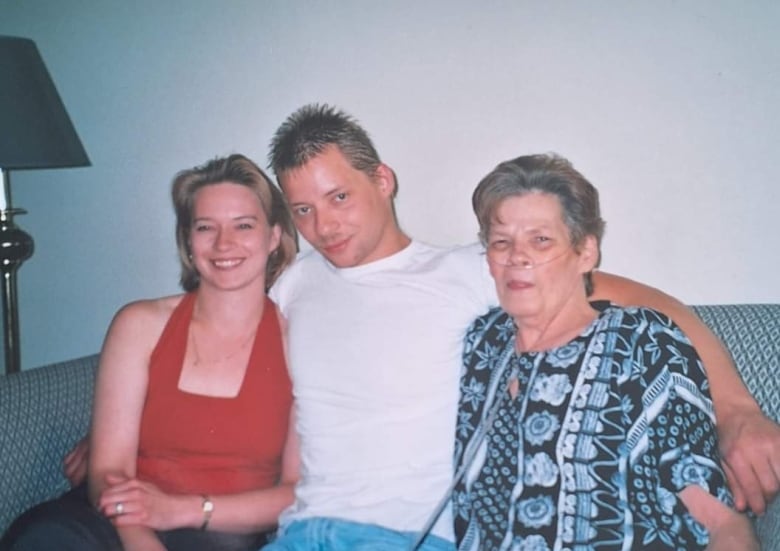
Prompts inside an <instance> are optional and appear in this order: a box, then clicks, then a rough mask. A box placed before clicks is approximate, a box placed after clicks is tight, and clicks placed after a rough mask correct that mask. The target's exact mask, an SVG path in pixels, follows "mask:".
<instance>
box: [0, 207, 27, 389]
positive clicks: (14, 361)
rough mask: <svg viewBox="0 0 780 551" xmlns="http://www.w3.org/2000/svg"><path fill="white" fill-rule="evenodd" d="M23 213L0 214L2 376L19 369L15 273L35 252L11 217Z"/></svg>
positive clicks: (19, 355) (8, 211) (4, 211)
mask: <svg viewBox="0 0 780 551" xmlns="http://www.w3.org/2000/svg"><path fill="white" fill-rule="evenodd" d="M26 212H27V211H25V210H24V209H13V208H12V209H6V210H2V211H0V274H2V276H3V319H4V321H5V325H4V333H3V335H4V337H5V372H6V374H8V373H17V372H18V371H19V370H20V369H21V351H20V349H19V307H18V304H17V298H16V271H17V270H18V269H19V266H21V265H22V263H23V262H24V261H25V260H27V259H28V258H30V257H31V256H32V254H33V251H35V242H34V241H33V238H32V237H31V236H30V234H29V233H27V232H25V231H24V230H23V229H21V228H19V227H18V226H17V225H16V224H14V215H16V214H25V213H26Z"/></svg>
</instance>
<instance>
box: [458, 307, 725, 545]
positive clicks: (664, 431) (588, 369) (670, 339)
mask: <svg viewBox="0 0 780 551" xmlns="http://www.w3.org/2000/svg"><path fill="white" fill-rule="evenodd" d="M464 368H465V371H464V373H463V375H462V378H461V387H460V390H461V398H460V407H459V410H458V422H457V431H456V448H455V467H456V469H459V468H461V466H462V464H463V462H464V457H466V458H467V456H469V455H473V457H474V460H473V462H472V463H471V465H470V466H468V467H467V468H466V471H465V476H464V477H463V478H462V479H461V481H460V482H459V483H458V485H457V486H456V488H455V491H454V493H453V507H454V514H455V532H456V538H457V544H458V548H459V549H460V550H480V551H486V550H492V549H506V550H512V551H546V550H553V549H561V550H578V551H586V550H621V549H622V550H626V549H632V550H639V549H686V550H690V549H703V548H704V547H705V546H706V544H707V542H708V534H707V532H706V530H705V529H704V528H703V526H701V525H700V524H699V523H698V522H696V521H695V520H694V519H693V517H691V515H690V514H689V513H688V512H687V510H686V508H685V507H684V505H683V503H682V501H681V500H680V499H678V497H677V493H678V492H679V491H680V490H681V489H683V488H684V487H686V486H688V485H690V484H697V485H699V486H701V487H702V488H704V489H705V490H706V491H708V492H709V493H711V494H712V495H714V496H715V497H717V498H718V499H719V500H721V501H722V502H724V503H726V504H728V505H729V506H731V505H732V498H731V495H730V493H729V491H728V489H727V487H726V481H725V475H724V473H723V471H722V470H721V467H720V462H719V455H718V447H717V439H716V434H715V426H714V422H715V420H714V419H715V418H714V413H713V408H712V402H711V399H710V396H709V387H708V382H707V379H706V376H705V374H704V371H703V369H702V366H701V362H700V360H699V357H698V356H697V354H696V352H695V350H694V349H693V347H692V345H691V344H690V342H689V341H688V339H687V338H686V337H685V335H684V334H683V333H682V332H681V331H680V329H679V328H678V327H677V326H676V325H674V323H673V322H672V321H671V320H669V319H668V318H666V317H665V316H663V315H662V314H660V313H658V312H655V311H653V310H649V309H644V308H616V307H613V306H607V307H606V308H605V309H604V310H603V311H602V312H601V313H600V314H599V316H598V317H597V319H596V320H595V321H594V322H593V323H592V324H591V325H590V326H589V327H588V328H587V329H586V330H585V331H584V332H583V333H582V334H581V335H580V336H579V337H577V338H575V339H574V340H572V341H571V342H569V343H567V344H566V345H564V346H561V347H559V348H555V349H552V350H547V351H543V352H529V353H521V354H518V353H516V352H515V326H514V322H513V320H512V318H511V317H510V316H509V315H507V314H506V313H505V312H503V311H502V310H501V309H499V308H495V309H493V310H491V311H490V312H489V313H488V314H486V315H484V316H482V317H480V318H478V319H477V320H476V321H475V322H474V323H473V324H472V326H471V328H470V329H469V331H468V334H467V336H466V343H465V350H464ZM512 379H517V382H518V383H519V385H518V386H519V391H518V393H517V395H516V396H515V397H514V398H513V397H512V396H510V393H509V385H510V381H511V380H512ZM492 409H495V414H494V418H493V420H492V423H491V424H490V428H489V430H488V432H487V434H486V437H485V438H484V439H483V440H482V442H481V443H479V444H478V445H477V446H476V448H474V446H475V445H476V444H477V443H476V442H472V438H474V435H475V431H476V430H477V427H478V425H479V424H480V423H481V421H482V420H483V419H484V418H485V417H488V416H490V415H491V410H492ZM470 447H471V448H470Z"/></svg>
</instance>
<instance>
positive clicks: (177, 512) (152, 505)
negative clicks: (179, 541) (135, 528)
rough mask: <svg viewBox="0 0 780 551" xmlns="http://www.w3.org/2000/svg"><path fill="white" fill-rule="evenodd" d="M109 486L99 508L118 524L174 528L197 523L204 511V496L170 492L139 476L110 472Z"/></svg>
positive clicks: (102, 496) (100, 500)
mask: <svg viewBox="0 0 780 551" xmlns="http://www.w3.org/2000/svg"><path fill="white" fill-rule="evenodd" d="M106 486H107V487H106V489H105V490H104V491H103V493H102V494H101V495H100V499H99V501H98V509H99V510H100V512H101V513H103V514H104V515H106V516H107V517H109V518H110V519H111V522H113V523H114V525H115V526H117V527H120V526H131V525H141V526H146V527H148V528H151V529H153V530H171V529H174V528H181V527H184V526H194V525H195V523H196V522H197V520H198V519H199V518H200V515H201V513H202V511H201V498H200V496H185V495H176V496H174V495H169V494H166V493H164V492H162V491H161V490H160V489H159V488H157V486H155V485H154V484H151V483H149V482H142V481H140V480H138V479H137V478H129V479H124V478H122V477H119V476H116V475H111V474H109V475H107V476H106ZM119 504H121V505H119Z"/></svg>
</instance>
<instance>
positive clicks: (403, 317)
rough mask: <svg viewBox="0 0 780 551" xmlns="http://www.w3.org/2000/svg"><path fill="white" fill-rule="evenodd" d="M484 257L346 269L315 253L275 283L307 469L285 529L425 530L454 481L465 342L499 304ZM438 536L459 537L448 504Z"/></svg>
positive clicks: (437, 250) (415, 246) (413, 256)
mask: <svg viewBox="0 0 780 551" xmlns="http://www.w3.org/2000/svg"><path fill="white" fill-rule="evenodd" d="M481 250H482V249H481V247H480V246H478V245H471V246H467V247H457V248H443V247H433V246H429V245H426V244H423V243H419V242H415V241H413V242H412V243H411V244H410V245H409V246H408V247H406V248H405V249H404V250H402V251H400V252H398V253H397V254H394V255H392V256H390V257H387V258H383V259H381V260H378V261H376V262H372V263H370V264H367V265H363V266H358V267H355V268H346V269H338V268H335V267H334V266H333V265H332V264H330V263H329V262H328V261H327V260H325V259H324V258H323V257H322V256H321V255H320V254H319V253H317V252H310V253H306V254H303V255H302V256H301V257H300V258H299V259H298V260H297V261H296V262H295V263H294V264H293V265H292V266H291V267H290V268H288V269H287V271H286V272H285V273H284V274H283V275H282V277H281V278H280V279H279V280H278V281H277V283H276V284H275V285H274V287H273V289H272V290H271V298H272V299H273V300H274V301H275V302H276V303H277V304H278V305H279V308H280V309H281V311H282V313H283V314H284V316H285V317H286V318H287V320H288V339H289V340H288V347H289V369H290V374H291V377H292V381H293V392H294V395H295V399H296V411H297V426H296V428H297V430H298V433H299V436H300V441H301V460H302V473H301V474H302V476H301V480H300V482H299V483H298V486H297V488H296V492H295V495H296V502H295V504H294V505H292V506H291V507H290V508H288V509H287V510H286V511H285V512H284V513H283V514H282V517H281V520H280V523H281V524H282V525H283V526H284V525H286V524H288V523H290V522H292V521H293V520H298V519H304V518H310V517H335V518H341V519H346V520H351V521H355V522H365V523H372V524H378V525H382V526H385V527H388V528H391V529H394V530H400V531H418V530H420V529H421V528H422V526H423V524H424V523H425V522H426V520H427V519H428V517H429V516H430V514H431V512H432V511H433V509H434V507H435V505H436V504H437V503H438V502H439V500H440V499H441V497H442V496H443V494H444V492H445V490H446V488H447V486H448V485H449V483H450V481H451V479H452V474H453V445H454V444H453V442H454V435H455V417H456V412H457V404H458V382H459V377H460V373H461V354H462V350H463V338H464V335H465V332H466V329H467V328H468V326H469V324H470V323H471V322H472V321H473V320H474V318H476V317H477V316H479V315H481V314H483V313H485V312H486V311H487V310H488V308H489V307H490V306H492V305H495V304H496V302H497V300H496V298H495V287H494V283H493V280H492V279H491V278H490V276H489V273H488V270H487V264H486V262H485V259H484V256H483V255H482V254H481ZM433 532H434V533H435V534H436V535H438V536H440V537H443V538H446V539H448V540H453V539H454V536H453V530H452V516H451V511H450V508H449V507H448V508H447V510H446V511H445V512H444V513H443V514H442V516H441V518H440V519H439V522H438V523H437V524H436V526H435V527H434V530H433Z"/></svg>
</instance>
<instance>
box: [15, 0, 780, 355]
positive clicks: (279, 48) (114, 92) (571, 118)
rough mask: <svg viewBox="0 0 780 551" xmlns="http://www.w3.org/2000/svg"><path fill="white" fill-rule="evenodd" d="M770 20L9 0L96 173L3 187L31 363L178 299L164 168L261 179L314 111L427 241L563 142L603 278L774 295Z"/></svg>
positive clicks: (646, 7)
mask: <svg viewBox="0 0 780 551" xmlns="http://www.w3.org/2000/svg"><path fill="white" fill-rule="evenodd" d="M778 28H780V3H778V2H776V1H775V0H751V1H750V2H739V1H737V0H732V1H725V0H716V1H705V0H700V1H684V2H680V1H678V0H657V1H654V2H642V3H640V2H630V3H629V2H623V1H620V0H609V1H594V2H563V1H557V2H556V1H553V2H531V1H520V0H503V1H502V0H492V1H486V2H482V3H479V4H478V3H476V2H472V1H468V0H462V1H453V0H437V1H412V0H409V1H397V2H379V1H378V0H376V1H374V0H369V1H366V0H338V1H336V0H331V1H306V2H304V1H286V0H267V1H260V0H243V1H239V0H226V1H222V0H178V1H172V0H166V1H165V2H158V1H156V0H138V1H135V2H118V1H114V2H111V1H89V0H68V1H66V2H62V1H60V0H24V1H18V0H0V33H2V34H10V35H17V36H25V37H29V38H32V39H34V40H35V41H36V42H37V44H38V47H39V49H40V50H41V53H42V55H43V57H44V59H45V61H46V63H47V65H48V67H49V70H50V72H51V73H52V76H53V78H54V80H55V82H56V83H57V86H58V88H59V91H60V94H61V95H62V97H63V100H64V102H65V104H66V106H67V107H68V110H69V112H70V114H71V117H72V119H73V121H74V124H75V125H76V127H77V129H78V132H79V134H80V136H81V138H82V140H83V142H84V144H85V147H86V149H87V151H88V153H89V155H90V157H91V159H92V163H93V166H92V167H89V168H80V169H66V170H49V171H29V172H16V173H13V174H12V180H13V185H14V202H15V204H16V205H17V206H21V207H24V208H27V209H28V210H29V214H28V215H26V216H23V217H19V218H18V219H17V221H18V223H19V225H21V226H22V227H23V228H25V229H26V230H27V231H28V232H30V233H31V234H32V235H33V236H34V238H35V241H36V252H35V255H34V256H33V257H32V258H31V259H30V260H29V261H27V263H25V264H24V266H23V267H22V268H21V270H20V271H19V276H20V282H19V287H20V305H21V312H20V314H21V327H22V361H23V364H24V366H25V367H33V366H36V365H40V364H42V363H46V362H51V361H55V360H60V359H66V358H69V357H74V356H79V355H82V354H87V353H91V352H94V351H97V350H98V349H99V346H100V343H101V340H102V338H103V335H104V332H105V329H106V327H107V325H108V323H109V322H110V319H111V316H112V315H113V313H114V312H115V310H116V309H117V308H118V307H119V306H120V305H122V304H123V303H125V302H127V301H130V300H133V299H136V298H141V297H150V296H158V295H162V294H168V293H174V292H177V290H178V287H177V281H178V267H177V263H176V256H175V247H174V240H173V215H172V209H171V207H170V200H169V198H168V187H169V183H170V180H171V178H172V176H173V174H174V173H175V172H176V171H177V170H179V169H182V168H187V167H191V166H193V165H195V164H199V163H201V162H203V161H205V160H207V159H209V158H211V157H213V156H215V155H222V154H226V153H230V152H234V151H239V152H243V153H246V154H248V155H250V156H251V157H254V158H255V159H257V160H259V161H261V164H263V165H264V164H265V155H266V147H267V144H268V140H269V138H270V137H271V134H272V133H273V131H274V130H275V128H276V127H277V126H278V124H279V123H280V122H281V121H282V120H283V119H284V117H285V116H286V115H288V114H289V113H290V112H292V111H293V110H294V109H296V108H297V107H299V106H300V105H302V104H304V103H307V102H310V101H326V102H330V103H335V104H337V105H340V106H342V107H344V108H345V109H347V110H348V111H350V112H352V113H353V114H354V115H355V116H357V117H358V118H359V119H360V120H361V121H362V122H363V123H364V125H365V126H366V128H367V129H368V130H369V131H370V132H371V134H372V136H373V137H374V139H375V141H376V144H377V146H378V149H379V151H380V153H381V154H382V155H383V157H384V160H385V161H386V162H388V163H389V164H390V165H391V166H393V167H394V168H395V169H396V171H397V173H398V175H399V177H400V184H401V190H400V195H399V198H398V209H399V212H400V215H401V220H402V224H403V226H404V227H405V228H406V230H408V231H409V232H410V233H411V234H413V235H414V236H416V237H418V238H421V239H424V240H428V241H431V242H437V243H456V242H468V241H471V240H472V239H473V238H474V236H475V232H476V224H475V222H474V221H473V216H472V214H471V211H470V193H471V190H472V189H473V187H474V185H475V184H476V182H477V181H478V179H479V178H480V177H481V176H482V175H484V174H485V173H486V172H488V171H489V170H490V169H491V168H492V167H493V166H494V165H495V164H496V163H498V162H499V161H502V160H504V159H507V158H510V157H513V156H516V155H520V154H524V153H531V152H540V151H557V152H559V153H561V154H563V155H564V156H567V157H569V158H570V159H571V160H572V161H573V162H574V164H575V166H576V167H578V168H579V169H580V170H581V171H582V172H583V173H584V174H585V175H586V176H588V177H589V178H590V179H591V181H593V182H594V184H596V186H597V187H598V188H599V189H600V191H601V193H602V204H603V210H604V216H605V218H606V219H607V222H608V230H607V236H606V241H605V243H604V264H603V268H604V269H606V270H609V271H613V272H617V273H620V274H624V275H627V276H630V277H633V278H635V279H639V280H641V281H644V282H646V283H650V284H652V285H655V286H657V287H660V288H662V289H664V290H665V291H667V292H669V293H671V294H674V295H676V296H677V297H679V298H680V299H682V300H684V301H686V302H689V303H721V302H780V285H778V284H777V272H778V270H780V256H779V255H778V245H777V243H778V234H780V232H778V229H779V224H778V214H777V205H778V203H780V192H778V187H779V186H778V181H779V180H780V178H778V175H779V173H780V168H779V167H780V165H779V164H778V162H777V161H778V151H777V149H778V144H779V143H780V139H779V138H780V92H778V90H780V38H778V33H777V29H778ZM1 79H2V76H1V75H0V83H1V82H2V80H1ZM0 130H1V131H5V129H0Z"/></svg>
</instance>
